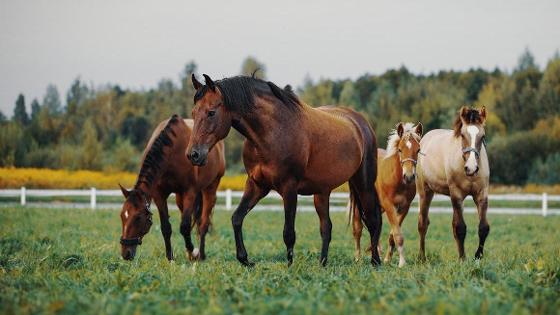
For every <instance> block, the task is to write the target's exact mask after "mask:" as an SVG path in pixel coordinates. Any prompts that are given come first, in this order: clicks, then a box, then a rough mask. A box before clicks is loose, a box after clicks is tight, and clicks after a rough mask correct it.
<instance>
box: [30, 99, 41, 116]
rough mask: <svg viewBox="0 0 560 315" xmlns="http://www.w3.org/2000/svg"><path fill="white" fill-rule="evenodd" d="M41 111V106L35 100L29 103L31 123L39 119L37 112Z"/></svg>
mask: <svg viewBox="0 0 560 315" xmlns="http://www.w3.org/2000/svg"><path fill="white" fill-rule="evenodd" d="M40 111H41V105H39V101H37V99H36V98H34V99H33V101H31V121H36V120H37V118H39V112H40Z"/></svg>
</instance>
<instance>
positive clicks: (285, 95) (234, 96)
mask: <svg viewBox="0 0 560 315" xmlns="http://www.w3.org/2000/svg"><path fill="white" fill-rule="evenodd" d="M215 83H216V86H217V87H218V88H219V89H220V92H221V93H222V96H223V98H224V105H225V106H226V108H227V109H228V110H230V111H235V112H239V113H241V114H246V113H249V112H251V111H253V110H254V108H255V96H261V95H267V94H268V95H270V94H272V95H273V96H275V97H276V98H278V99H279V100H280V101H282V103H283V104H284V105H285V106H286V107H287V108H288V109H290V110H294V111H297V110H299V109H300V108H301V102H300V101H299V99H298V97H297V95H296V94H295V93H294V92H293V91H292V89H291V87H289V88H285V89H281V88H279V87H278V86H277V85H276V84H274V83H272V82H270V81H269V82H266V81H263V80H261V79H257V78H253V77H248V76H236V77H231V78H225V79H222V80H219V81H216V82H215ZM208 89H209V87H208V86H207V85H204V86H203V87H202V88H200V89H198V91H197V92H196V94H195V96H194V102H195V103H196V102H197V101H198V100H200V99H201V98H202V97H204V94H206V92H207V91H208Z"/></svg>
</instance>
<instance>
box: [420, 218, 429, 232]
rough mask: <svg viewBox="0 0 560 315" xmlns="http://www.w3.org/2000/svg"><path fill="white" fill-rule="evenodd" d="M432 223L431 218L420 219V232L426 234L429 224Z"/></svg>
mask: <svg viewBox="0 0 560 315" xmlns="http://www.w3.org/2000/svg"><path fill="white" fill-rule="evenodd" d="M429 225H430V220H427V219H426V220H423V219H420V220H418V233H420V234H421V235H425V234H426V232H427V231H428V226H429Z"/></svg>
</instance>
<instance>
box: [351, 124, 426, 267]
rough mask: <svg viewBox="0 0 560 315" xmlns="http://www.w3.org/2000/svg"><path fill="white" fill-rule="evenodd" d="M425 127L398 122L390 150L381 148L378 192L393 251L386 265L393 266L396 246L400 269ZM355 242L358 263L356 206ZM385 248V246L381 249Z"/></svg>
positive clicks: (354, 216)
mask: <svg viewBox="0 0 560 315" xmlns="http://www.w3.org/2000/svg"><path fill="white" fill-rule="evenodd" d="M421 138H422V124H421V123H418V124H417V125H416V126H414V125H413V124H412V123H406V124H405V123H402V122H400V123H398V124H397V127H396V128H395V129H394V130H393V131H392V132H391V134H390V135H389V139H388V140H387V150H383V149H377V158H378V162H377V180H376V181H375V189H376V191H377V195H378V196H379V200H380V202H381V209H382V211H384V212H385V215H386V216H387V219H388V220H389V224H390V225H391V232H390V233H389V249H388V250H387V254H386V255H385V259H384V262H385V263H390V262H391V258H392V257H393V253H394V251H395V243H396V244H397V245H398V251H399V267H403V266H404V265H405V263H406V261H405V258H404V247H403V246H404V237H403V235H402V232H401V225H402V222H403V220H404V218H405V217H406V215H407V214H408V210H409V208H410V204H411V203H412V200H413V199H414V196H416V184H415V182H414V181H415V177H416V161H417V160H418V154H419V153H420V139H421ZM350 220H352V221H353V222H352V228H353V235H354V241H355V250H356V251H355V256H356V260H358V259H359V257H360V238H361V236H362V222H361V220H360V218H359V213H358V210H357V209H356V207H352V209H351V211H350ZM379 248H381V246H379Z"/></svg>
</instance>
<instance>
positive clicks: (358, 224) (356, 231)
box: [350, 205, 363, 261]
mask: <svg viewBox="0 0 560 315" xmlns="http://www.w3.org/2000/svg"><path fill="white" fill-rule="evenodd" d="M350 211H353V212H354V213H353V216H352V234H353V235H354V244H355V248H354V259H355V260H356V261H359V260H360V256H361V247H360V239H361V238H362V229H363V225H362V219H361V215H360V210H359V209H358V206H357V205H353V207H352V209H350Z"/></svg>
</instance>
